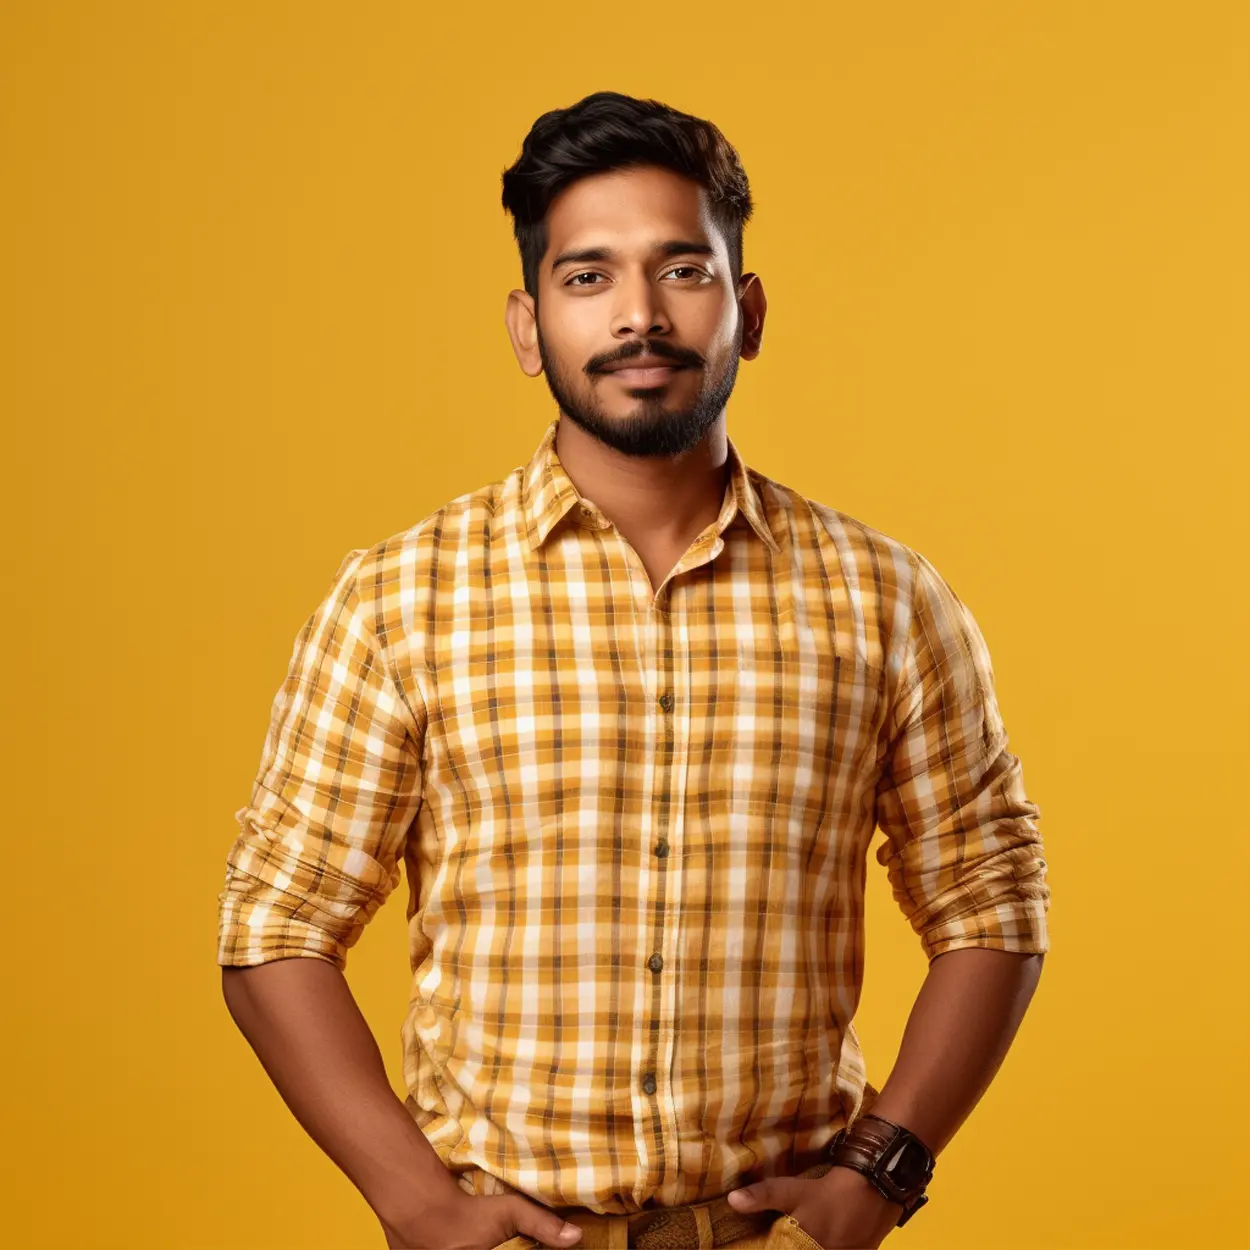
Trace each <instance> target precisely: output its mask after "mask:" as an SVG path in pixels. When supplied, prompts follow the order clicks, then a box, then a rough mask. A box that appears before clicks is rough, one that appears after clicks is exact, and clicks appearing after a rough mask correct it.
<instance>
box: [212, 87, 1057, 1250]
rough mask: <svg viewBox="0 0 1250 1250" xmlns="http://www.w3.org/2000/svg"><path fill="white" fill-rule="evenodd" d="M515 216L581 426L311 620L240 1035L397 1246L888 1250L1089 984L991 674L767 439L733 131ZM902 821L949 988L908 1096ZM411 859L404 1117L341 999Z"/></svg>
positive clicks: (672, 134) (377, 548)
mask: <svg viewBox="0 0 1250 1250" xmlns="http://www.w3.org/2000/svg"><path fill="white" fill-rule="evenodd" d="M503 182H504V204H505V206H506V207H507V209H508V210H509V211H510V212H511V213H512V214H513V217H514V223H515V233H516V237H517V241H518V244H519V248H520V252H521V259H522V267H523V273H524V289H523V290H515V291H512V292H511V293H510V295H509V296H508V303H507V313H506V321H507V328H508V333H509V335H510V338H511V342H512V347H513V350H514V351H515V353H516V357H517V360H518V361H519V362H520V365H521V368H522V369H523V370H524V371H525V372H526V373H527V374H530V375H531V376H534V375H537V374H539V373H542V374H543V375H544V377H545V378H546V380H547V384H548V385H549V387H550V388H551V392H552V394H553V396H554V398H555V400H556V404H557V406H558V410H559V415H558V417H557V419H556V420H555V421H553V423H552V424H551V426H550V427H549V428H548V430H547V432H546V434H545V436H544V437H543V438H542V440H541V442H540V444H539V446H538V448H537V450H536V451H535V453H534V455H533V458H532V459H531V460H530V462H529V463H528V464H527V465H524V466H521V467H518V468H517V469H515V470H513V472H511V473H510V474H509V475H508V476H506V477H504V478H502V479H501V480H499V481H497V482H494V483H492V484H490V485H488V486H484V487H482V488H481V489H480V490H477V491H474V492H472V493H470V494H468V495H465V496H462V497H461V498H458V499H455V500H452V501H451V502H449V503H447V504H446V505H444V506H443V507H441V508H439V509H438V510H437V511H436V512H434V513H433V514H432V515H430V516H429V517H427V518H426V519H424V520H423V521H420V522H419V523H417V524H415V525H414V526H412V528H410V529H407V530H405V531H403V532H401V533H399V534H396V535H394V536H392V537H390V538H387V539H385V540H383V541H381V542H379V543H377V544H375V545H374V546H373V547H370V548H368V549H366V550H355V551H352V552H350V553H349V554H348V555H347V556H346V558H345V559H344V560H343V562H342V565H341V567H340V568H339V570H338V572H337V574H336V575H335V577H334V579H333V583H332V585H331V586H330V588H329V591H328V593H327V594H326V596H325V598H324V600H323V601H322V603H321V604H320V606H318V607H317V608H316V610H315V611H313V613H312V614H311V615H310V616H309V618H308V619H307V621H306V622H305V624H304V626H303V629H302V630H301V631H300V633H299V636H298V638H297V639H296V643H295V648H294V653H293V655H292V658H291V663H290V668H289V671H288V674H287V677H286V681H285V683H284V684H283V686H282V688H281V689H280V690H279V692H278V694H277V696H276V698H275V700H274V704H273V709H272V717H271V722H270V727H269V733H268V736H267V739H266V742H265V747H264V753H263V758H262V763H261V768H260V772H259V775H258V777H257V779H256V783H255V787H254V789H253V793H252V797H251V804H250V806H248V807H246V808H242V809H240V811H239V812H238V813H237V814H236V815H237V817H238V819H239V822H240V833H239V836H238V838H237V839H236V841H235V843H234V846H233V847H232V849H231V851H230V854H229V858H228V869H227V875H226V883H225V889H224V891H223V892H222V893H221V895H220V904H221V908H220V926H219V955H218V962H219V963H220V964H222V965H223V967H224V968H225V969H226V971H224V972H223V979H224V985H225V993H226V997H227V1001H228V1003H229V1007H230V1011H231V1013H232V1014H233V1016H234V1018H235V1019H236V1021H237V1022H238V1024H239V1026H240V1027H241V1028H242V1030H243V1032H244V1033H245V1035H246V1036H247V1039H248V1041H249V1042H250V1043H251V1044H252V1045H253V1047H254V1048H255V1049H256V1051H257V1053H258V1055H259V1057H260V1059H261V1061H262V1062H263V1064H264V1065H265V1068H266V1070H267V1071H268V1073H269V1075H270V1076H271V1078H272V1079H273V1081H274V1082H275V1084H276V1086H277V1088H278V1089H279V1091H280V1093H281V1094H282V1096H283V1098H284V1099H285V1100H286V1102H287V1104H288V1105H289V1106H290V1108H291V1110H292V1111H293V1113H294V1114H295V1115H296V1116H297V1117H298V1118H299V1120H300V1122H301V1123H302V1124H303V1125H304V1127H305V1128H306V1129H307V1130H308V1132H309V1133H310V1134H311V1135H312V1136H313V1137H314V1139H315V1140H316V1141H317V1142H318V1143H319V1144H320V1145H321V1146H322V1148H323V1149H324V1150H325V1151H326V1152H327V1153H328V1154H329V1155H330V1156H331V1157H332V1158H333V1159H334V1161H335V1162H336V1163H337V1164H338V1165H339V1166H340V1167H341V1168H342V1169H343V1170H344V1171H345V1172H346V1174H347V1175H348V1176H349V1177H350V1178H351V1180H352V1181H353V1182H354V1183H355V1184H356V1185H357V1186H358V1187H359V1189H360V1190H361V1192H362V1193H363V1194H364V1196H365V1198H366V1199H367V1200H368V1201H369V1203H370V1205H371V1206H372V1207H373V1209H374V1211H375V1212H376V1213H377V1215H378V1216H379V1218H380V1220H381V1222H382V1225H383V1228H384V1229H385V1232H386V1237H387V1244H388V1245H390V1246H423V1247H496V1246H500V1245H504V1244H506V1245H508V1246H510V1247H522V1246H534V1245H544V1246H569V1245H572V1244H575V1243H577V1242H579V1241H580V1244H582V1245H584V1246H592V1245H605V1246H606V1245H612V1246H625V1245H631V1246H643V1247H646V1246H691V1247H695V1246H712V1245H722V1244H729V1243H733V1244H735V1245H738V1246H739V1247H741V1248H742V1250H746V1248H747V1247H757V1248H758V1247H764V1246H768V1247H777V1246H802V1247H807V1248H808V1250H810V1247H812V1246H825V1247H835V1246H836V1247H845V1246H855V1247H865V1246H868V1247H872V1246H877V1245H879V1244H880V1243H881V1241H882V1240H883V1239H884V1238H885V1236H886V1234H887V1233H888V1231H889V1230H890V1229H891V1228H893V1227H894V1226H895V1225H896V1224H898V1223H899V1222H900V1220H901V1219H906V1218H909V1217H910V1215H911V1214H912V1213H913V1212H914V1211H915V1210H916V1209H917V1208H918V1207H919V1206H920V1205H921V1204H922V1203H923V1201H925V1197H926V1195H925V1194H924V1192H923V1191H924V1188H925V1185H926V1183H927V1181H928V1179H929V1176H930V1174H931V1172H932V1167H933V1159H934V1156H936V1155H937V1154H938V1153H939V1152H940V1151H941V1150H942V1149H943V1147H944V1146H945V1145H946V1144H947V1142H948V1141H949V1140H950V1139H951V1137H952V1136H953V1135H954V1133H955V1132H956V1130H957V1129H958V1127H959V1126H960V1124H961V1123H962V1122H963V1120H964V1119H965V1118H966V1116H967V1115H968V1114H969V1112H970V1111H971V1110H972V1108H973V1107H974V1105H975V1104H976V1102H977V1101H978V1100H979V1098H980V1096H981V1094H982V1093H983V1092H984V1090H985V1089H986V1087H987V1086H988V1084H989V1082H990V1080H991V1079H992V1078H993V1076H994V1074H995V1072H996V1071H997V1069H998V1066H999V1064H1000V1063H1001V1061H1002V1059H1003V1057H1004V1055H1005V1053H1006V1051H1007V1048H1008V1047H1009V1045H1010V1044H1011V1041H1012V1038H1013V1036H1014V1034H1015V1032H1016V1030H1017V1027H1018V1025H1019V1023H1020V1020H1021V1017H1022V1016H1023V1013H1024V1011H1025V1009H1026V1007H1027V1004H1028V1002H1029V999H1030V997H1031V995H1032V993H1033V990H1034V987H1035V984H1036V981H1037V977H1038V974H1039V971H1040V965H1041V962H1042V956H1043V954H1044V952H1045V951H1046V950H1047V949H1048V936H1047V926H1046V912H1047V910H1048V907H1049V888H1048V886H1047V883H1046V878H1045V870H1046V863H1045V860H1044V858H1043V851H1042V842H1041V839H1040V836H1039V833H1038V830H1037V826H1036V823H1035V821H1036V817H1037V816H1038V814H1039V813H1038V809H1037V807H1036V806H1035V805H1034V804H1033V803H1032V802H1031V801H1030V800H1029V799H1028V798H1027V797H1026V795H1025V791H1024V789H1023V784H1022V780H1021V768H1020V764H1019V761H1018V760H1017V759H1016V758H1015V757H1014V756H1013V755H1012V754H1011V753H1010V752H1009V751H1008V750H1007V739H1006V735H1005V732H1004V729H1003V724H1002V721H1001V718H1000V716H999V713H998V709H997V705H996V701H995V695H994V689H993V680H992V672H991V667H990V660H989V656H988V654H987V651H986V647H985V643H984V640H983V638H982V636H981V634H980V632H979V631H978V628H977V626H976V623H975V621H974V619H973V617H972V616H971V614H970V613H969V611H968V610H967V609H966V608H965V607H964V605H963V604H962V602H961V601H960V600H959V598H958V597H957V596H956V595H955V593H954V591H953V590H952V589H951V588H950V587H949V586H948V585H947V584H946V583H945V582H944V581H943V579H942V578H941V577H940V576H939V574H938V573H937V571H936V570H935V568H934V567H933V565H932V564H930V563H929V562H928V561H927V560H926V559H925V558H924V557H923V556H921V555H919V554H918V553H916V552H915V551H912V550H910V549H908V548H907V547H905V546H904V545H903V544H901V543H900V542H897V541H895V540H894V539H891V538H889V537H887V536H885V535H884V534H882V533H880V532H878V531H876V530H874V529H872V528H870V527H869V526H867V525H865V524H863V523H861V522H859V521H857V520H855V519H854V518H852V517H850V516H848V515H846V514H844V513H841V512H838V511H835V510H834V509H832V508H830V507H827V506H825V505H823V504H820V503H817V502H814V501H812V500H809V499H806V498H804V497H802V496H801V495H799V494H798V493H797V492H796V491H794V490H792V489H790V488H788V487H786V486H783V485H781V484H779V483H777V482H774V481H771V480H770V479H768V478H766V477H764V476H763V475H762V474H760V473H758V472H756V471H755V470H753V469H751V468H748V467H747V466H746V465H744V464H743V462H742V460H741V458H740V457H739V455H738V453H737V451H736V449H735V448H734V446H733V444H732V443H731V442H730V441H729V439H728V437H727V434H726V427H725V404H726V401H727V400H728V399H729V396H730V393H731V392H732V390H733V385H734V378H735V374H736V371H737V367H738V361H739V359H744V360H750V359H753V358H754V357H755V356H756V355H757V354H758V353H759V351H760V345H761V341H762V334H763V328H764V317H765V308H766V305H765V299H764V290H763V286H762V284H761V282H760V280H759V278H758V277H757V276H756V275H755V274H752V273H744V272H743V271H742V232H743V226H744V224H745V222H746V220H747V218H748V217H749V215H750V210H751V200H750V194H749V191H748V184H747V179H746V177H745V175H744V173H743V171H742V168H741V166H740V164H739V161H738V158H737V155H736V153H735V152H734V150H733V149H732V148H731V147H730V146H729V144H728V143H727V142H726V141H725V139H724V137H723V136H722V135H721V133H720V131H719V130H717V129H716V128H715V127H714V126H712V125H711V124H710V123H708V122H705V121H701V120H699V119H697V118H694V117H690V116H688V115H686V114H683V113H678V112H676V111H674V110H672V109H669V108H667V107H665V106H663V105H661V104H658V103H656V102H654V101H642V100H635V99H632V98H629V97H626V96H622V95H617V94H614V93H608V92H600V93H597V94H596V95H593V96H590V97H588V98H586V99H585V100H582V101H581V102H579V103H577V104H575V105H573V106H572V107H571V108H567V109H558V110H555V111H554V112H550V113H547V114H545V115H544V116H542V117H541V118H539V119H538V121H537V122H536V123H535V124H534V126H533V128H532V129H531V131H530V133H529V135H528V137H527V138H526V140H525V143H524V146H523V149H522V152H521V156H520V158H519V159H518V160H517V162H516V163H515V164H514V165H513V166H512V168H511V169H509V170H508V171H507V172H506V173H505V175H504V180H503ZM878 825H879V826H880V828H881V829H882V831H883V832H884V834H885V835H886V841H885V842H884V843H883V844H882V846H881V848H880V850H879V851H878V853H877V858H878V860H879V861H880V863H881V864H882V865H884V867H885V868H886V870H887V872H888V874H889V880H890V882H891V884H892V887H893V891H894V895H895V897H896V899H897V900H898V902H899V904H900V906H901V908H902V910H903V912H904V914H905V916H906V917H907V919H908V920H909V921H910V923H911V925H912V926H913V928H914V929H915V931H916V933H917V934H918V935H919V937H920V939H921V941H922V943H923V949H924V951H925V953H926V955H927V956H928V958H929V960H930V961H931V963H930V967H929V972H928V976H927V979H926V981H925V983H924V987H923V990H922V992H921V994H920V997H919V999H918V1000H917V1003H916V1005H915V1008H914V1009H913V1012H912V1015H911V1019H910V1021H909V1024H908V1028H907V1031H906V1034H905V1037H904V1039H903V1044H902V1049H901V1053H900V1056H899V1060H898V1063H897V1065H896V1067H895V1068H894V1070H893V1072H892V1073H891V1075H890V1079H889V1080H888V1081H887V1082H886V1084H885V1085H884V1087H883V1089H882V1090H881V1092H880V1093H878V1092H877V1091H876V1090H874V1089H873V1088H872V1086H870V1085H869V1084H868V1083H867V1081H866V1079H865V1068H864V1062H863V1057H862V1055H861V1053H860V1049H859V1043H858V1039H857V1037H856V1034H855V1030H854V1027H853V1025H852V1018H853V1016H854V1014H855V1009H856V1005H857V1003H858V1001H859V994H860V985H861V977H862V969H863V960H864V949H863V902H864V879H865V873H866V859H867V852H868V848H869V844H870V842H871V839H872V836H873V832H874V829H875V828H876V827H877V826H878ZM401 859H402V860H403V861H404V863H406V865H407V872H408V880H409V884H410V890H411V894H410V901H409V905H408V921H409V938H410V943H409V944H410V957H411V966H412V973H413V983H412V997H411V1003H410V1009H409V1012H408V1015H407V1018H406V1019H405V1021H404V1025H403V1030H402V1038H403V1045H404V1075H405V1078H406V1082H407V1086H408V1091H409V1093H408V1098H407V1100H406V1101H405V1102H401V1101H400V1100H399V1099H398V1098H397V1097H396V1096H395V1095H394V1094H393V1092H392V1090H391V1088H390V1085H389V1083H388V1081H387V1077H386V1073H385V1070H384V1067H383V1064H382V1060H381V1057H380V1055H379V1053H378V1050H377V1046H376V1044H375V1042H374V1041H373V1038H372V1036H371V1034H370V1033H369V1030H368V1029H367V1027H366V1025H365V1023H364V1021H363V1019H362V1018H361V1016H360V1013H359V1012H358V1010H357V1009H356V1006H355V1003H354V1000H353V999H352V997H351V994H350V992H349V991H348V988H347V984H346V981H345V979H344V977H343V969H344V967H345V961H346V955H347V951H348V950H349V948H350V947H351V946H352V945H353V944H354V943H355V942H356V941H357V939H358V938H359V936H360V933H361V931H362V929H363V928H364V926H365V924H366V923H367V922H368V920H369V918H370V917H371V916H372V915H373V914H374V912H375V911H376V910H377V908H378V907H379V906H380V905H381V904H382V902H383V901H384V900H385V899H386V897H387V896H388V895H389V894H390V893H391V891H392V890H393V889H394V888H395V886H396V885H397V884H398V881H399V876H400V870H399V863H400V860H401ZM301 956H302V958H299V957H301ZM870 1107H871V1112H870V1111H869V1108H870ZM841 1130H846V1131H845V1132H842V1131H841ZM736 1189H738V1190H741V1191H742V1192H741V1193H740V1194H738V1195H735V1197H734V1198H733V1199H730V1198H729V1196H728V1195H729V1193H730V1191H733V1190H736ZM564 1217H567V1219H568V1220H569V1221H570V1222H571V1224H568V1225H566V1223H565V1218H564ZM562 1230H563V1231H562Z"/></svg>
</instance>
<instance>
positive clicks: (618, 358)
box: [536, 166, 754, 456]
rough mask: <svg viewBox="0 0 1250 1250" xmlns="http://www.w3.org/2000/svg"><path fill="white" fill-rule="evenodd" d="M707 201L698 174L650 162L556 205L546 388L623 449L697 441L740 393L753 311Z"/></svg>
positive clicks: (550, 239) (542, 317)
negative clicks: (744, 311) (746, 312)
mask: <svg viewBox="0 0 1250 1250" xmlns="http://www.w3.org/2000/svg"><path fill="white" fill-rule="evenodd" d="M706 200H707V193H706V191H705V190H704V189H703V188H702V187H701V186H700V185H699V184H698V183H696V182H694V181H692V180H690V179H688V178H683V177H681V176H680V175H678V174H675V173H672V172H671V171H669V170H667V169H660V168H656V167H654V166H644V167H638V168H633V169H625V170H613V171H611V172H610V173H604V174H595V175H593V176H590V177H587V178H582V179H580V180H579V181H577V182H575V183H573V184H572V186H570V187H567V188H566V189H565V190H564V191H562V192H561V193H560V194H559V195H558V196H557V197H556V198H555V200H554V201H553V202H552V204H551V207H550V208H549V210H548V213H547V251H546V254H545V255H544V256H543V259H542V264H541V268H540V271H539V279H538V301H537V328H536V329H537V345H538V351H539V354H540V358H541V362H542V368H543V371H544V373H545V374H546V378H547V385H548V386H549V387H550V388H551V393H552V395H553V396H554V398H555V401H556V403H557V404H558V405H559V407H560V410H561V411H562V412H563V413H564V414H565V415H566V416H568V418H569V419H570V420H571V421H574V422H575V423H576V424H577V425H579V426H580V427H581V428H582V429H584V430H585V431H586V432H587V433H589V434H591V435H593V436H594V437H595V438H597V439H599V440H600V441H601V442H603V443H605V444H607V445H608V446H610V447H613V448H615V449H616V450H618V451H620V452H623V453H624V454H626V455H631V456H675V455H677V454H679V453H680V452H683V451H687V450H689V449H690V448H691V447H693V446H694V445H695V444H696V443H698V442H699V440H700V439H702V438H703V436H704V435H705V434H706V433H707V431H708V428H709V427H710V426H711V425H712V423H713V422H714V421H715V420H716V418H717V417H718V416H719V415H720V414H721V412H722V410H723V409H724V407H725V403H726V401H727V400H728V399H729V396H730V393H731V392H732V390H733V386H734V380H735V378H736V376H737V372H738V356H739V353H740V351H741V348H742V342H743V325H742V316H741V313H740V309H739V305H738V297H737V292H736V290H735V287H734V281H733V277H732V275H731V273H730V269H729V255H728V250H727V247H726V242H725V239H724V236H723V235H722V234H721V232H720V230H719V229H718V228H717V226H716V225H715V223H714V222H713V221H712V219H711V217H710V215H709V213H708V211H707V202H706ZM751 354H752V355H753V354H754V352H752V353H751Z"/></svg>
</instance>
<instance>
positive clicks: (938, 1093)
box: [841, 947, 1045, 1220]
mask: <svg viewBox="0 0 1250 1250" xmlns="http://www.w3.org/2000/svg"><path fill="white" fill-rule="evenodd" d="M1044 959H1045V955H1022V954H1016V953H1013V952H1009V951H998V950H990V949H985V948H982V949H976V948H973V947H967V948H965V949H963V950H955V951H948V952H947V953H946V954H945V955H939V956H937V957H936V958H935V959H934V960H933V961H932V963H930V965H929V973H928V976H926V977H925V981H924V984H923V985H922V986H921V987H920V993H919V995H918V996H917V998H916V1003H915V1006H914V1007H913V1008H912V1011H911V1015H910V1017H909V1018H908V1021H907V1027H906V1029H905V1030H904V1032H903V1042H902V1046H901V1047H900V1049H899V1056H898V1061H897V1063H895V1065H894V1069H893V1071H891V1073H890V1078H889V1080H888V1081H886V1083H885V1085H884V1086H883V1088H882V1090H881V1093H880V1094H879V1095H878V1097H877V1100H876V1101H875V1102H874V1103H873V1104H872V1108H871V1110H872V1113H873V1114H874V1115H879V1116H883V1117H884V1118H885V1119H887V1120H893V1121H894V1123H895V1124H902V1125H904V1126H905V1127H907V1128H909V1129H910V1130H911V1131H912V1132H913V1133H915V1134H916V1136H917V1137H919V1138H920V1140H921V1141H922V1142H924V1144H925V1145H926V1146H928V1147H929V1149H930V1150H932V1151H933V1153H934V1155H935V1156H936V1155H938V1154H940V1153H941V1152H942V1150H944V1149H945V1148H946V1145H947V1143H949V1142H950V1140H951V1138H952V1137H954V1136H955V1133H956V1132H957V1131H958V1129H959V1127H960V1126H961V1125H962V1124H963V1122H964V1121H965V1120H966V1119H967V1118H968V1116H969V1115H970V1114H971V1112H972V1109H973V1108H974V1107H975V1106H976V1105H977V1103H978V1102H980V1100H981V1096H982V1095H983V1094H984V1093H985V1091H986V1090H987V1089H988V1088H989V1085H990V1082H991V1081H992V1080H993V1079H994V1077H995V1075H996V1074H997V1072H998V1069H999V1067H1000V1066H1001V1065H1002V1062H1003V1060H1004V1059H1005V1058H1006V1055H1007V1050H1008V1048H1009V1047H1010V1046H1011V1043H1012V1041H1013V1040H1014V1038H1015V1035H1016V1031H1017V1030H1018V1029H1019V1027H1020V1022H1021V1020H1023V1019H1024V1013H1025V1011H1026V1010H1027V1008H1028V1005H1029V1001H1030V999H1031V998H1032V997H1033V991H1034V990H1035V989H1036V988H1037V981H1038V978H1039V977H1040V976H1041V972H1042V961H1043V960H1044ZM841 1170H842V1171H846V1170H847V1169H845V1168H843V1169H841ZM891 1209H892V1210H893V1211H894V1214H895V1219H896V1220H897V1217H898V1215H899V1213H900V1208H897V1207H892V1208H891Z"/></svg>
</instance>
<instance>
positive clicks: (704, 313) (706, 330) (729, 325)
mask: <svg viewBox="0 0 1250 1250" xmlns="http://www.w3.org/2000/svg"><path fill="white" fill-rule="evenodd" d="M679 316H680V323H679V324H677V325H675V326H674V329H676V330H677V333H678V336H679V337H680V338H681V340H682V342H684V343H689V344H690V345H691V346H692V347H695V348H697V349H698V350H699V351H701V352H702V353H703V354H704V356H706V357H708V358H713V357H718V356H724V355H726V354H727V353H729V352H730V351H732V350H733V342H734V332H735V330H736V329H737V325H738V308H737V305H736V304H734V303H733V302H732V301H730V300H728V299H727V298H726V297H725V296H723V295H722V294H721V293H720V292H712V293H709V294H708V295H707V296H706V298H697V299H692V300H690V301H689V303H688V304H687V305H686V306H685V307H684V308H682V309H681V311H680V313H679Z"/></svg>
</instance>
